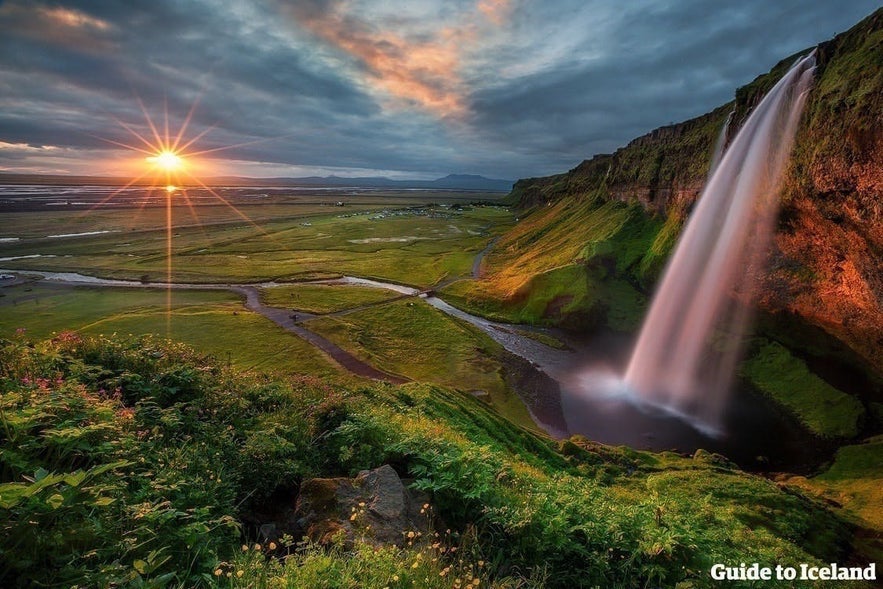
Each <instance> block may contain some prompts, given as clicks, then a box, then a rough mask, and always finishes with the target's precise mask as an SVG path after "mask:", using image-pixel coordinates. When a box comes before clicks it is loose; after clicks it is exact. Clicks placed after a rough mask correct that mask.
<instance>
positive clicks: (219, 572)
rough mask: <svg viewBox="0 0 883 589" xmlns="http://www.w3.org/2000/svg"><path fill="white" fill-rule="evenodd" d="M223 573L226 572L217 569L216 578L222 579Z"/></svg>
mask: <svg viewBox="0 0 883 589" xmlns="http://www.w3.org/2000/svg"><path fill="white" fill-rule="evenodd" d="M223 572H224V571H222V570H221V569H215V576H216V577H220V576H221V573H223Z"/></svg>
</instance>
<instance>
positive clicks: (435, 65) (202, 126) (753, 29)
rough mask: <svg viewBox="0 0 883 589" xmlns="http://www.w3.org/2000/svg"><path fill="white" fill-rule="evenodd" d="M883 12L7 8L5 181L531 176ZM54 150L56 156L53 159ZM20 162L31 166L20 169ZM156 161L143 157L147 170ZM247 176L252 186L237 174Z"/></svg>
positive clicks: (818, 7) (646, 7) (70, 2)
mask: <svg viewBox="0 0 883 589" xmlns="http://www.w3.org/2000/svg"><path fill="white" fill-rule="evenodd" d="M877 5H878V3H876V2H874V1H873V0H841V1H839V2H837V3H827V2H815V1H813V0H781V1H780V2H768V1H767V0H743V2H740V3H729V4H724V5H716V6H712V5H711V4H710V3H708V2H707V1H706V0H665V1H659V0H652V1H651V0H635V1H634V2H628V3H622V2H618V1H614V0H595V1H593V2H584V1H582V0H558V1H556V2H527V1H525V0H508V1H502V0H457V1H450V2H449V1H444V0H388V1H385V2H376V1H375V0H250V1H246V0H152V1H151V2H102V1H99V0H65V1H64V2H49V1H45V2H41V1H36V0H32V1H25V0H6V1H2V0H0V141H2V142H4V143H5V144H13V145H18V146H21V145H23V146H27V148H21V147H18V148H17V149H15V150H14V149H12V148H4V149H0V168H10V167H15V168H16V169H26V168H28V166H30V168H31V169H34V170H38V169H39V170H48V169H52V170H61V169H67V170H71V171H76V172H77V173H84V172H85V171H87V170H89V169H92V170H95V172H96V173H105V172H107V171H108V170H109V169H111V168H110V167H109V166H108V164H107V162H108V161H110V160H113V159H114V157H116V156H115V155H114V154H115V153H116V154H117V155H118V156H120V157H123V156H130V155H131V154H126V153H118V152H116V151H115V150H114V148H113V147H112V146H111V145H109V144H108V143H106V142H104V141H102V140H101V139H99V138H102V139H109V140H113V141H119V142H131V141H133V140H134V138H133V137H132V136H131V135H130V134H129V133H128V132H127V131H126V130H125V129H124V128H123V127H122V126H121V125H120V124H119V123H118V122H117V121H121V122H123V123H125V124H126V125H129V126H131V127H132V128H133V129H135V130H136V131H138V132H139V133H141V134H144V135H150V134H151V131H150V129H149V128H148V126H147V125H146V123H145V120H144V118H145V117H144V114H143V113H142V112H141V108H140V106H139V103H138V99H139V98H140V100H141V102H143V104H144V107H145V110H146V111H147V112H148V114H149V115H150V116H151V117H152V118H153V119H154V120H155V121H157V122H159V123H160V127H161V128H162V127H164V119H165V113H166V112H168V118H169V127H170V129H171V130H172V131H173V133H174V132H176V131H177V130H178V129H179V128H180V126H181V125H182V123H183V122H184V119H185V118H186V117H187V114H188V112H189V111H190V110H191V108H192V107H193V105H194V104H195V103H196V104H197V106H196V108H195V110H194V111H193V116H192V119H191V121H190V126H189V128H188V130H187V133H186V135H185V137H187V138H192V137H195V136H197V135H199V134H201V133H203V132H205V131H207V130H209V129H210V130H209V131H208V133H207V134H206V135H204V136H203V137H202V138H201V139H200V140H199V141H198V143H197V144H194V148H197V149H215V148H225V150H224V151H218V152H214V153H212V154H209V155H210V156H211V157H213V158H217V159H216V160H215V162H214V165H215V167H216V168H217V169H218V170H219V172H220V173H223V174H236V173H255V174H263V173H264V172H266V173H267V174H269V175H286V173H285V170H286V169H288V170H291V174H293V175H302V174H306V175H309V173H310V170H313V171H315V173H327V171H329V170H340V171H341V173H347V174H349V173H353V174H358V175H374V174H372V173H371V170H376V171H378V173H380V172H382V173H384V174H392V173H396V174H398V175H399V177H401V176H406V175H413V176H415V177H424V178H425V177H428V176H433V175H439V176H440V175H444V174H447V173H450V172H458V173H476V174H484V175H486V176H494V177H503V178H511V179H515V178H519V177H525V176H535V175H541V174H550V173H557V172H561V171H564V170H566V169H568V168H571V167H573V166H574V165H576V164H578V163H579V161H580V160H582V159H583V158H586V157H590V156H591V155H593V154H594V153H597V152H608V151H611V150H613V149H615V148H616V147H618V146H620V145H623V144H625V143H626V142H627V141H629V140H630V139H632V138H633V137H635V136H637V135H640V134H642V133H645V132H648V131H649V130H651V129H653V128H654V127H657V126H659V125H664V124H667V123H670V122H675V121H679V120H684V119H686V118H689V117H692V116H696V115H699V114H701V113H704V112H707V111H708V110H710V109H711V108H714V107H716V106H718V105H720V104H723V103H724V102H726V101H728V100H730V99H731V98H732V96H733V91H734V90H735V88H736V87H738V86H739V85H741V84H744V83H746V82H748V81H750V80H751V79H752V78H754V77H755V76H756V75H758V74H760V73H763V72H765V71H766V70H768V69H769V68H770V67H771V66H772V65H773V64H775V63H776V62H777V61H778V60H779V59H781V58H782V57H784V56H786V55H789V54H791V53H794V52H795V51H798V50H800V49H802V48H804V47H807V46H810V45H812V44H815V43H818V42H820V41H823V40H825V39H827V38H829V37H830V36H831V35H832V34H834V33H835V32H837V31H843V30H845V29H847V28H849V27H850V26H851V25H853V24H854V23H856V22H858V20H860V19H861V18H862V17H863V16H865V15H867V14H868V13H870V12H871V11H873V10H874V9H875V8H877ZM43 146H55V147H58V148H59V149H58V150H57V151H55V152H53V153H51V154H49V153H48V152H45V151H41V149H42V147H43ZM13 155H14V157H15V158H16V159H15V160H13ZM141 158H142V161H143V154H141ZM240 171H241V172H240Z"/></svg>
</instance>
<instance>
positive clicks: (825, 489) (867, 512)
mask: <svg viewBox="0 0 883 589" xmlns="http://www.w3.org/2000/svg"><path fill="white" fill-rule="evenodd" d="M788 483H789V484H792V485H795V486H797V487H799V488H801V489H802V490H804V491H807V492H809V493H812V494H813V495H818V496H820V497H823V498H824V499H825V500H827V501H829V502H833V503H834V504H835V505H837V506H838V508H839V511H840V513H842V514H843V515H844V516H845V517H847V518H848V519H849V520H850V521H852V522H854V523H855V524H856V525H858V526H861V527H862V528H865V529H866V530H869V531H870V533H864V534H862V535H861V536H859V537H857V538H856V539H855V541H854V545H855V547H856V549H857V550H858V551H859V553H860V554H861V555H862V557H865V558H868V560H869V562H874V561H876V562H878V563H879V562H880V559H881V558H883V537H881V534H883V438H881V437H880V436H877V437H875V438H871V439H869V440H865V441H864V442H863V443H861V444H857V445H854V446H844V447H842V448H840V449H839V450H838V451H837V455H836V456H835V458H834V462H833V463H832V464H831V465H830V467H829V468H828V469H827V470H826V471H824V472H822V473H821V474H819V475H817V476H814V477H811V478H807V477H791V478H789V479H788Z"/></svg>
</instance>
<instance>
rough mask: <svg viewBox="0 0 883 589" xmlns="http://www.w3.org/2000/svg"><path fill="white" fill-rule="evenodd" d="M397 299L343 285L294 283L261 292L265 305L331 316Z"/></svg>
mask: <svg viewBox="0 0 883 589" xmlns="http://www.w3.org/2000/svg"><path fill="white" fill-rule="evenodd" d="M396 296H398V295H397V294H396V293H394V292H390V291H389V290H386V289H383V288H372V287H367V286H349V285H345V284H293V285H290V286H288V285H286V286H275V287H272V288H265V289H263V290H262V291H261V299H262V300H263V302H264V304H266V305H269V306H271V307H287V308H291V309H297V310H299V311H306V312H308V313H332V312H334V311H343V310H344V309H352V308H354V307H361V306H363V305H370V304H373V303H378V302H381V301H388V300H389V299H392V298H395V297H396Z"/></svg>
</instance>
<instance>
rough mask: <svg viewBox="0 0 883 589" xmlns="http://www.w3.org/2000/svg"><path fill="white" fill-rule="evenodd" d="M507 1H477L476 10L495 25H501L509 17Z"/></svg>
mask: <svg viewBox="0 0 883 589" xmlns="http://www.w3.org/2000/svg"><path fill="white" fill-rule="evenodd" d="M509 9H510V4H509V0H479V2H478V10H479V12H481V13H482V14H483V15H484V16H485V17H487V19H488V20H490V21H491V22H492V23H494V24H496V25H502V24H503V23H504V22H505V20H506V19H507V18H508V17H509Z"/></svg>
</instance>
